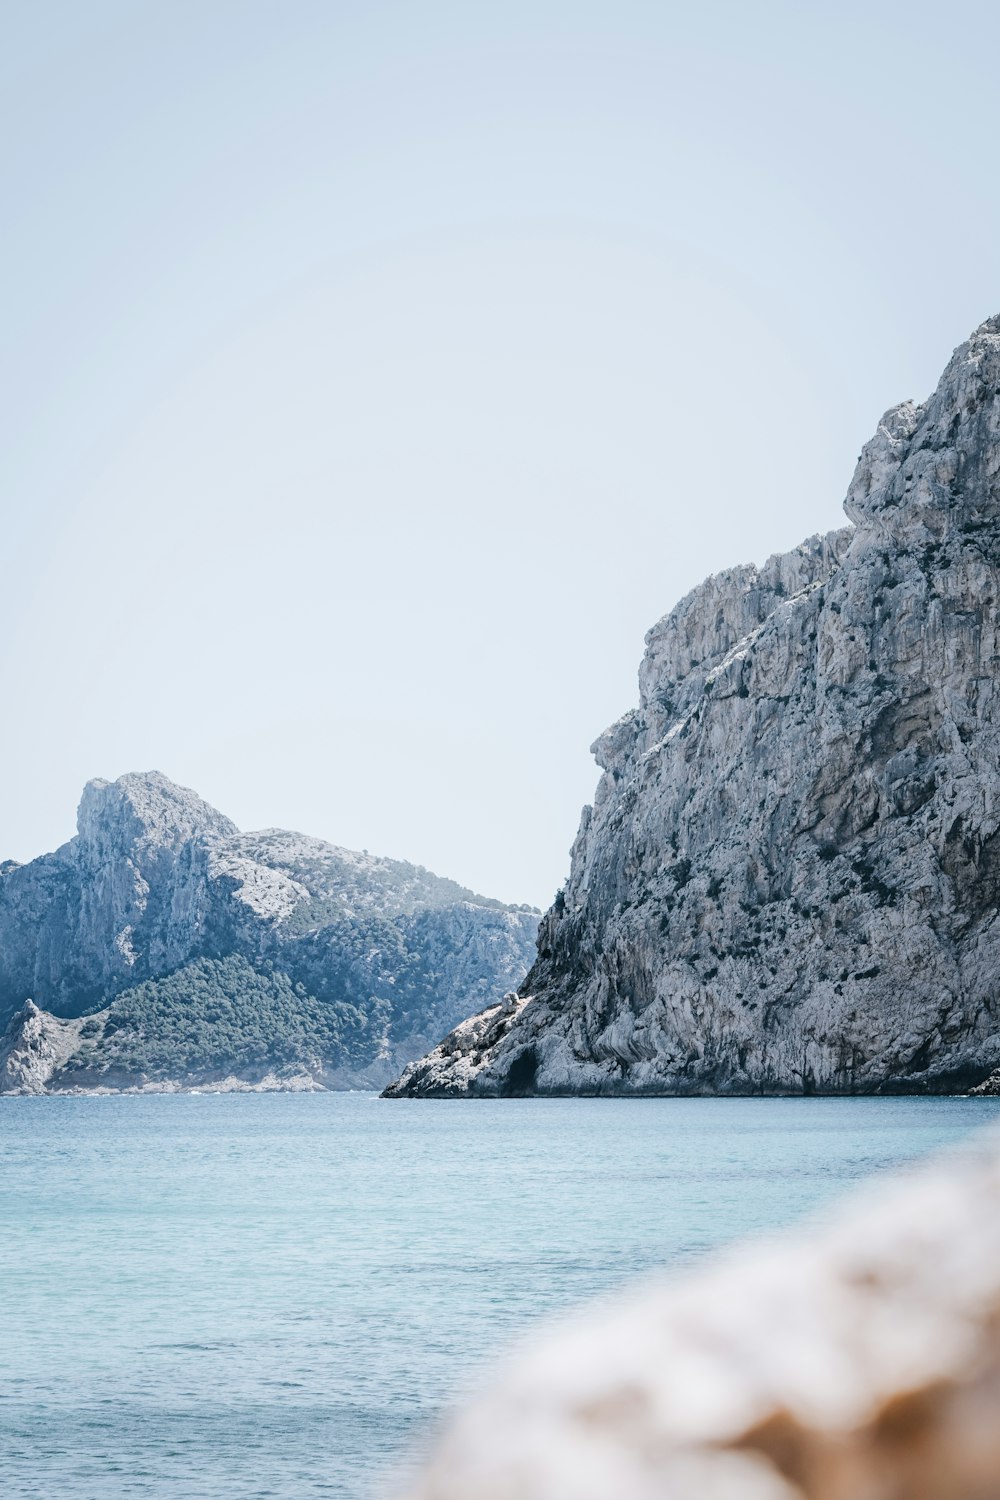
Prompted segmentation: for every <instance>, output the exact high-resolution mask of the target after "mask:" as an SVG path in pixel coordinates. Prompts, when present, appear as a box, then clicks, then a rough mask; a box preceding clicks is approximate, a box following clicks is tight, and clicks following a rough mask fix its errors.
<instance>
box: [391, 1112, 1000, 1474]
mask: <svg viewBox="0 0 1000 1500" xmlns="http://www.w3.org/2000/svg"><path fill="white" fill-rule="evenodd" d="M998 1413H1000V1136H998V1135H997V1134H996V1133H994V1132H991V1133H989V1134H988V1135H986V1136H984V1137H982V1138H981V1139H980V1141H979V1143H978V1144H977V1145H976V1146H974V1147H972V1148H966V1149H965V1150H964V1151H963V1152H962V1153H960V1154H955V1155H953V1156H952V1157H950V1158H948V1159H946V1160H942V1161H941V1162H940V1163H938V1164H936V1165H934V1166H932V1167H929V1168H926V1167H925V1168H924V1169H922V1171H921V1172H919V1173H915V1174H913V1175H912V1176H911V1177H909V1178H905V1179H903V1180H902V1181H900V1182H899V1183H895V1184H890V1185H887V1184H886V1183H885V1182H881V1183H879V1184H878V1185H877V1186H876V1187H873V1188H871V1189H869V1190H868V1192H867V1194H866V1195H864V1196H863V1197H862V1199H861V1201H860V1202H859V1203H858V1204H857V1206H855V1207H854V1208H853V1210H851V1211H850V1212H848V1213H846V1214H845V1215H844V1216H843V1217H842V1218H841V1219H840V1220H839V1221H838V1223H837V1225H836V1227H835V1228H833V1229H829V1230H825V1231H822V1232H816V1231H812V1232H806V1233H799V1234H797V1235H794V1236H788V1237H786V1238H784V1239H783V1240H780V1241H776V1242H773V1243H770V1244H768V1243H767V1242H762V1243H761V1242H759V1243H756V1244H751V1245H749V1246H747V1247H744V1248H742V1249H738V1250H735V1251H731V1252H729V1253H728V1254H727V1255H725V1256H724V1257H723V1258H720V1259H719V1260H718V1261H717V1262H716V1263H715V1264H713V1265H712V1266H710V1267H709V1268H707V1269H705V1270H702V1271H700V1272H697V1273H695V1274H692V1275H688V1276H685V1277H682V1278H678V1279H675V1280H669V1279H662V1280H660V1281H654V1282H651V1283H649V1284H648V1285H646V1286H643V1287H641V1288H639V1289H638V1290H636V1291H634V1292H632V1293H631V1294H629V1295H627V1296H624V1297H621V1298H619V1299H618V1300H617V1301H616V1302H615V1303H613V1304H609V1305H605V1306H603V1307H602V1308H601V1309H600V1310H599V1311H595V1312H590V1313H586V1314H583V1315H578V1316H577V1317H576V1318H575V1319H572V1320H568V1321H566V1322H565V1323H564V1324H563V1325H562V1326H561V1327H558V1328H555V1329H552V1330H550V1332H549V1335H548V1337H547V1338H544V1337H543V1338H542V1339H540V1340H539V1341H537V1342H536V1344H535V1345H534V1346H532V1347H530V1348H528V1349H526V1350H525V1351H524V1353H523V1354H521V1355H520V1357H517V1358H515V1359H514V1360H513V1361H512V1362H511V1363H510V1364H509V1365H508V1366H507V1368H505V1369H504V1370H503V1371H502V1372H501V1373H500V1374H499V1376H498V1378H497V1379H496V1380H495V1381H494V1382H493V1383H492V1385H491V1387H490V1389H489V1392H488V1394H486V1395H485V1396H484V1397H483V1398H482V1399H481V1400H480V1401H479V1402H478V1403H477V1404H476V1405H474V1406H473V1407H472V1408H471V1409H470V1410H468V1411H467V1412H465V1413H464V1414H462V1415H460V1416H459V1417H458V1418H457V1419H456V1420H455V1421H454V1422H453V1423H452V1425H451V1428H450V1430H449V1431H447V1432H446V1434H445V1436H444V1438H443V1440H442V1441H441V1442H440V1444H439V1446H438V1449H437V1452H436V1453H435V1454H434V1456H433V1457H432V1459H431V1461H430V1463H429V1464H428V1465H427V1468H426V1470H425V1472H424V1474H423V1476H422V1477H421V1478H420V1479H419V1480H418V1482H417V1483H416V1484H415V1486H414V1487H413V1489H412V1490H411V1492H410V1500H469V1497H473V1496H475V1497H481V1500H568V1497H572V1500H608V1497H612V1496H613V1497H614V1500H663V1497H670V1500H994V1497H995V1496H996V1494H997V1475H998V1474H1000V1421H998V1420H997V1417H998Z"/></svg>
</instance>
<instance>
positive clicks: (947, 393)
mask: <svg viewBox="0 0 1000 1500" xmlns="http://www.w3.org/2000/svg"><path fill="white" fill-rule="evenodd" d="M845 510H846V512H847V515H848V517H849V519H850V521H851V522H852V525H851V526H849V527H847V528H846V529H844V530H842V531H837V532H833V533H832V534H831V535H829V536H826V537H812V538H810V540H809V541H807V542H804V543H803V544H802V545H801V546H800V547H797V548H796V549H795V550H794V551H793V552H790V553H788V554H787V555H785V556H779V557H772V558H771V559H770V560H769V561H768V562H767V563H766V564H765V565H764V567H763V568H760V569H757V568H755V567H738V568H734V569H732V570H730V571H728V572H725V573H721V574H719V575H718V576H717V577H714V578H710V579H709V580H708V581H707V582H706V583H703V584H702V585H701V586H700V588H697V589H695V590H694V592H693V593H691V594H689V595H688V596H687V598H685V599H683V600H682V601H681V603H680V604H678V605H677V607H676V608H675V609H674V610H672V611H671V613H670V614H668V615H667V616H666V617H665V618H664V619H662V620H661V621H660V622H659V624H657V625H655V626H654V627H653V629H652V630H651V631H650V632H649V634H648V635H647V637H646V654H645V657H644V660H643V663H642V667H641V669H640V673H639V688H640V701H639V706H638V708H636V709H633V710H632V711H631V712H629V713H627V714H626V715H625V716H624V718H622V719H620V720H619V721H618V723H616V724H614V725H612V727H611V728H610V729H609V730H607V731H606V732H605V733H604V734H603V735H602V736H601V738H600V739H599V740H598V741H597V743H596V745H595V746H594V753H595V755H596V757H597V761H598V764H599V765H600V767H601V769H602V771H603V775H602V777H601V780H600V784H599V786H598V789H597V795H596V798H595V802H594V806H593V807H592V808H589V807H588V808H585V809H584V813H583V819H582V822H581V824H580V831H579V834H578V836H577V839H576V843H575V845H574V847H573V852H572V868H571V871H570V876H569V880H568V882H567V884H566V886H565V888H564V890H563V891H562V892H561V893H560V894H559V896H558V897H557V899H556V902H555V905H554V906H553V907H552V909H551V910H550V911H549V912H548V914H547V915H546V916H545V918H544V919H543V922H542V926H541V930H540V933H539V951H538V959H537V962H536V963H535V965H534V967H533V968H532V970H531V972H530V974H529V975H528V978H527V979H526V981H525V983H524V985H523V986H522V988H521V992H520V995H519V997H518V998H517V999H516V1000H513V999H512V1000H510V1001H508V1002H506V1003H505V1004H503V1005H500V1006H494V1007H493V1008H490V1009H487V1010H486V1011H485V1012H484V1013H483V1014H481V1015H479V1016H475V1017H473V1018H472V1019H471V1020H469V1021H467V1022H465V1023H464V1024H463V1025H461V1026H460V1027H459V1028H458V1029H457V1030H456V1031H455V1032H454V1033H452V1035H451V1036H449V1037H448V1038H447V1039H446V1040H445V1041H444V1042H443V1043H442V1044H441V1045H440V1046H439V1047H438V1048H436V1049H435V1050H434V1051H433V1052H432V1053H431V1054H430V1055H429V1056H427V1057H425V1058H423V1059H421V1060H420V1061H418V1062H416V1063H414V1064H413V1065H411V1066H410V1067H409V1068H408V1069H407V1071H406V1072H405V1073H404V1075H403V1078H402V1079H401V1080H400V1081H399V1083H397V1084H396V1085H395V1086H394V1087H393V1088H391V1089H390V1090H389V1092H390V1093H391V1094H455V1095H462V1094H473V1095H503V1094H510V1093H515V1094H520V1093H593V1094H642V1093H677V1094H689V1093H692V1094H697V1093H729V1094H744V1093H767V1092H782V1093H784V1092H789V1093H811V1092H823V1093H856V1092H868V1091H875V1090H896V1091H921V1090H931V1091H952V1090H965V1089H967V1088H969V1087H971V1086H974V1085H977V1084H980V1083H981V1082H982V1081H983V1080H986V1079H988V1077H989V1075H991V1074H992V1073H993V1070H994V1069H997V1067H998V1065H1000V1015H998V1012H1000V923H998V902H1000V734H998V723H1000V699H998V690H1000V677H998V669H1000V638H998V624H1000V318H992V319H990V321H988V322H987V323H984V324H983V326H982V327H981V328H980V329H978V330H977V332H976V333H975V334H974V335H973V336H972V338H971V339H970V340H969V341H968V343H966V344H963V345H962V346H961V348H959V349H958V350H957V351H956V352H955V354H954V356H953V357H952V359H951V361H950V363H949V364H948V366H947V369H946V370H945V372H944V375H943V377H942V379H941V382H940V385H939V386H938V389H937V391H936V392H935V394H934V395H933V396H932V397H931V398H930V400H929V401H927V402H926V403H925V404H924V405H922V406H917V405H914V404H913V403H912V402H904V403H903V404H902V405H901V406H897V407H894V408H893V409H892V410H891V411H889V412H887V413H886V415H885V416H884V417H883V418H882V421H881V422H880V423H879V426H878V431H877V432H876V434H875V436H874V437H873V438H872V440H871V442H869V443H868V445H867V446H866V447H865V449H864V451H863V452H862V454H861V457H860V459H859V462H858V466H857V469H856V472H855V474H854V478H853V481H852V483H851V486H850V489H849V491H848V494H847V499H846V502H845ZM986 1086H987V1087H993V1088H996V1087H997V1080H996V1079H994V1080H993V1083H992V1084H989V1083H987V1085H986Z"/></svg>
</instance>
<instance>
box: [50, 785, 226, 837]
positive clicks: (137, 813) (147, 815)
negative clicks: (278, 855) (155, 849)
mask: <svg viewBox="0 0 1000 1500" xmlns="http://www.w3.org/2000/svg"><path fill="white" fill-rule="evenodd" d="M77 831H78V833H79V837H80V839H81V841H82V842H83V843H84V844H96V845H99V846H102V847H103V846H105V845H106V844H107V843H108V842H109V840H110V841H111V842H113V843H114V844H115V845H117V846H119V847H120V846H121V845H123V844H129V843H134V842H141V843H146V844H157V845H162V846H164V847H166V848H171V849H175V848H177V847H178V846H180V845H181V844H186V843H188V842H189V841H190V840H191V839H193V838H222V837H226V836H227V835H229V834H234V833H237V832H239V830H238V829H237V827H236V824H235V823H234V822H233V821H232V820H231V819H230V818H227V817H226V816H225V815H224V814H223V813H220V812H218V811H217V810H216V809H215V808H214V807H212V806H211V805H210V804H209V803H208V802H205V801H204V800H203V798H201V797H199V796H198V794H197V792H193V791H191V790H190V788H188V787H183V786H178V785H177V784H176V783H175V782H173V781H171V780H170V778H169V777H168V776H164V775H163V773H162V771H132V772H129V773H128V774H127V775H125V776H119V777H118V779H117V780H116V781H104V780H103V779H101V778H100V777H96V778H95V779H94V780H93V781H88V782H87V785H86V786H85V787H84V789H83V796H82V797H81V799H80V808H79V812H78V813H77Z"/></svg>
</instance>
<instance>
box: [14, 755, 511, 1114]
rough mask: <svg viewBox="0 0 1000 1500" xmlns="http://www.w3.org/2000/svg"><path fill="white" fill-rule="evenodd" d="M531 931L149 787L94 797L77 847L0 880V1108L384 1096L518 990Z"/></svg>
mask: <svg viewBox="0 0 1000 1500" xmlns="http://www.w3.org/2000/svg"><path fill="white" fill-rule="evenodd" d="M537 925H538V913H537V912H535V911H533V910H532V909H531V908H530V907H513V906H509V905H505V904H503V903H502V902H499V901H493V900H490V899H489V898H486V897H482V896H478V895H476V894H475V893H474V892H472V891H470V890H468V889H466V888H465V887H464V886H461V885H458V884H457V883H456V882H455V881H452V880H448V879H444V878H442V877H440V876H437V875H434V874H432V873H431V872H430V871H428V870H426V869H424V868H423V867H422V866H419V865H412V864H408V863H406V862H404V861H399V860H391V859H382V858H379V857H377V856H375V855H369V854H361V853H356V852H354V851H352V850H348V849H341V848H338V847H336V846H334V845H332V844H327V843H324V842H323V841H322V840H320V839H316V838H310V837H308V836H307V835H304V834H298V833H290V832H285V831H283V830H280V829H265V830H263V831H262V832H258V833H241V832H240V831H239V830H238V829H237V827H236V825H235V824H234V823H233V822H232V821H231V820H230V819H229V818H227V817H225V816H224V814H222V813H220V812H218V811H217V810H216V809H215V808H213V807H211V806H210V805H209V804H208V803H207V802H205V801H203V800H202V798H200V797H199V796H198V795H197V794H196V793H195V792H193V791H190V790H189V789H187V788H185V787H179V786H177V785H175V784H174V783H173V782H172V781H170V780H169V779H168V778H167V777H166V776H164V775H162V774H161V773H160V772H157V771H151V772H146V773H142V774H135V773H134V774H130V775H126V776H122V777H119V778H118V780H117V781H114V782H107V781H101V780H95V781H91V782H89V783H88V784H87V786H86V787H85V789H84V793H83V797H82V799H81V802H80V810H79V815H78V822H77V833H76V836H75V837H74V838H72V839H70V840H69V841H68V842H67V843H66V844H64V845H62V847H61V848H59V849H57V850H56V851H55V852H54V853H52V854H46V855H42V856H40V857H39V858H38V859H35V860H32V861H31V862H30V863H28V864H24V865H18V864H16V863H15V862H13V861H7V862H5V863H4V864H3V865H0V1028H3V1027H4V1026H5V1025H8V1023H9V1025H8V1032H7V1036H6V1040H5V1042H3V1043H2V1044H0V1091H3V1090H4V1089H6V1090H8V1091H10V1090H28V1091H38V1090H40V1089H52V1088H67V1087H74V1088H83V1087H114V1088H140V1087H183V1086H190V1085H191V1084H193V1083H207V1082H210V1081H212V1080H213V1079H214V1080H216V1081H218V1080H220V1079H223V1078H228V1079H229V1080H230V1086H234V1087H235V1086H244V1085H245V1086H247V1087H250V1086H254V1087H259V1086H275V1087H276V1086H280V1084H281V1081H282V1079H284V1080H285V1082H286V1083H289V1082H291V1081H293V1080H294V1082H295V1086H299V1087H359V1086H367V1087H375V1086H381V1085H382V1084H383V1083H385V1082H387V1081H388V1079H389V1078H390V1077H392V1076H393V1075H394V1074H395V1073H396V1072H398V1070H399V1066H401V1065H402V1063H403V1062H405V1061H408V1060H409V1058H411V1057H413V1056H416V1055H417V1054H418V1053H419V1052H420V1051H421V1050H423V1049H424V1048H425V1047H426V1046H427V1045H428V1043H429V1042H430V1041H432V1040H434V1038H435V1037H436V1036H438V1035H440V1033H441V1031H442V1030H445V1029H447V1027H448V1026H450V1025H453V1024H454V1023H455V1021H457V1020H458V1019H460V1017H461V1016H462V1015H464V1014H467V1013H468V1011H469V1009H470V1008H474V1007H475V1005H476V1004H477V1003H478V1004H480V1005H481V1004H485V1003H490V1002H491V1001H494V1000H497V999H499V998H500V997H501V996H502V995H503V993H504V992H505V991H507V990H509V989H511V988H512V987H515V986H516V985H517V984H518V983H519V982H520V980H521V978H522V977H523V975H524V972H525V971H526V969H527V967H528V965H529V964H530V962H531V959H532V956H533V952H534V938H535V932H536V929H537ZM185 996H186V997H187V999H185ZM29 1001H30V1002H32V1003H31V1004H30V1005H28V1004H27V1002H29ZM186 1005H187V1006H188V1010H187V1011H185V1006H186ZM109 1007H110V1008H109ZM90 1012H99V1013H100V1015H99V1016H97V1017H96V1018H94V1019H92V1020H91V1022H90V1023H89V1024H87V1023H84V1025H79V1024H77V1023H78V1022H80V1020H81V1018H83V1017H85V1016H86V1015H87V1014H88V1013H90ZM185 1015H187V1018H188V1020H189V1021H190V1022H191V1028H190V1029H191V1032H192V1035H191V1038H188V1039H187V1040H185V1036H184V1034H183V1027H181V1030H180V1032H177V1030H176V1028H174V1027H173V1025H172V1024H168V1023H170V1022H171V1018H172V1017H175V1016H180V1017H182V1018H183V1017H184V1016H185ZM213 1016H214V1017H215V1021H214V1023H213V1022H212V1021H211V1020H210V1019H209V1018H210V1017H213ZM213 1024H214V1026H215V1033H214V1034H215V1035H217V1036H218V1037H219V1038H220V1047H219V1049H218V1050H217V1054H216V1055H213V1049H212V1036H213V1030H212V1026H213ZM269 1027H270V1030H269V1029H268V1028H269ZM85 1031H86V1032H87V1035H84V1034H83V1033H84V1032H85ZM195 1032H197V1041H195V1040H194V1034H195ZM175 1033H176V1034H175ZM167 1034H169V1035H170V1036H171V1037H173V1041H172V1042H170V1043H169V1044H168V1043H167V1041H166V1040H165V1037H166V1035H167ZM269 1037H270V1039H271V1040H270V1042H269V1041H268V1038H269ZM112 1038H115V1040H114V1041H112ZM223 1038H224V1045H222V1044H221V1043H222V1039H223ZM269 1047H270V1050H269ZM40 1059H45V1060H43V1061H40ZM275 1069H278V1070H279V1074H280V1076H278V1074H276V1073H275ZM281 1070H283V1072H282V1071H281Z"/></svg>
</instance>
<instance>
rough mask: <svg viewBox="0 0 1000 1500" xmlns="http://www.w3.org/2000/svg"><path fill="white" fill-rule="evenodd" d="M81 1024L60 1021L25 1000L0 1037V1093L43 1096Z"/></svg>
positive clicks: (77, 1037)
mask: <svg viewBox="0 0 1000 1500" xmlns="http://www.w3.org/2000/svg"><path fill="white" fill-rule="evenodd" d="M81 1025H82V1022H80V1021H60V1020H57V1018H56V1017H55V1016H50V1015H49V1014H48V1013H47V1012H46V1011H44V1010H39V1008H38V1006H37V1005H35V1003H34V1001H32V1000H28V1001H26V1002H25V1004H24V1006H23V1008H22V1009H21V1010H20V1011H18V1012H17V1014H16V1015H14V1016H12V1017H11V1020H10V1023H9V1025H8V1027H7V1030H6V1033H5V1034H4V1035H3V1036H0V1094H44V1093H45V1086H46V1084H47V1083H48V1081H49V1079H50V1078H51V1077H52V1075H53V1073H55V1072H57V1071H58V1069H59V1068H61V1067H62V1066H63V1064H64V1063H65V1062H66V1060H67V1058H68V1057H69V1056H70V1055H71V1054H72V1052H73V1051H74V1050H75V1048H76V1047H77V1045H78V1043H79V1040H80V1027H81Z"/></svg>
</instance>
